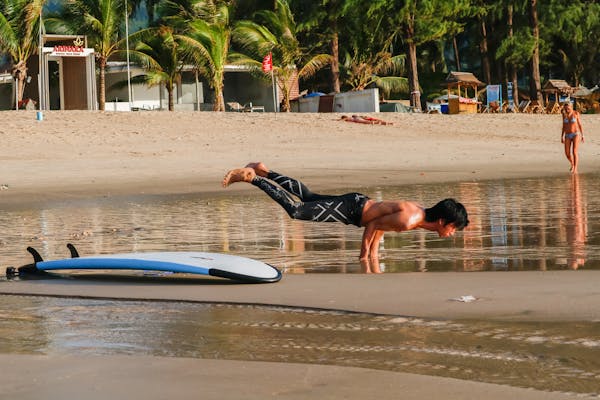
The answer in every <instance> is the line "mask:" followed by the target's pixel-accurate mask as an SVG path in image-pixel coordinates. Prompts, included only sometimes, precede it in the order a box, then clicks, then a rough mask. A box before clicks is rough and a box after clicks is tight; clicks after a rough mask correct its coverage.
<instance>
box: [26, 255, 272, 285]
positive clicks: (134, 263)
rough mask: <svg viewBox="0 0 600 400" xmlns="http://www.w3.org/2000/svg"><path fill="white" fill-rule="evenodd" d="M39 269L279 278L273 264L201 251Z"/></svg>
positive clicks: (81, 260) (75, 261)
mask: <svg viewBox="0 0 600 400" xmlns="http://www.w3.org/2000/svg"><path fill="white" fill-rule="evenodd" d="M35 267H36V268H37V269H38V270H40V271H59V270H142V271H166V272H174V273H185V274H198V275H211V276H216V277H221V278H228V279H234V280H238V281H243V282H253V283H261V282H264V283H268V282H277V281H279V280H280V279H281V272H280V271H279V270H278V269H277V268H275V267H273V266H272V265H269V264H266V263H263V262H261V261H258V260H254V259H251V258H246V257H240V256H235V255H230V254H220V253H203V252H152V253H150V252H149V253H123V254H106V255H98V256H89V257H76V258H66V259H61V260H51V261H42V260H38V261H36V263H35Z"/></svg>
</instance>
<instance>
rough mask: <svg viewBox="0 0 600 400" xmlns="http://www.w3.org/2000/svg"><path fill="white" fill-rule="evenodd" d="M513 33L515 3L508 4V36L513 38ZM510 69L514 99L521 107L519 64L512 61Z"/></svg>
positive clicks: (517, 105)
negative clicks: (518, 76)
mask: <svg viewBox="0 0 600 400" xmlns="http://www.w3.org/2000/svg"><path fill="white" fill-rule="evenodd" d="M513 35H514V33H513V5H512V4H509V5H508V37H509V38H511V39H512V37H513ZM509 70H510V81H511V82H512V85H513V101H514V105H515V109H517V108H518V107H519V86H518V79H517V66H516V65H515V64H514V63H511V64H510V66H509Z"/></svg>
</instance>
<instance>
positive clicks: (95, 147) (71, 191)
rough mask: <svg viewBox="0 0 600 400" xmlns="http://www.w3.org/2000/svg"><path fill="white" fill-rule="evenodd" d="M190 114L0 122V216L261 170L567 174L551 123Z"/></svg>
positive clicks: (75, 115) (584, 152)
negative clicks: (3, 210)
mask: <svg viewBox="0 0 600 400" xmlns="http://www.w3.org/2000/svg"><path fill="white" fill-rule="evenodd" d="M339 117H340V115H339V114H277V115H275V114H272V113H264V114H263V113H193V112H188V113H184V112H180V113H177V112H176V113H168V112H133V113H114V112H113V113H110V112H105V113H102V112H87V111H65V112H45V113H44V120H43V121H36V119H35V112H30V111H7V112H2V113H0V120H1V121H2V124H0V138H1V140H2V147H1V148H0V159H2V170H1V173H0V184H1V185H5V186H3V187H4V188H5V190H3V191H2V192H1V193H0V204H8V203H10V202H16V203H23V202H27V201H36V200H42V201H43V200H44V199H49V198H62V197H77V196H94V195H99V196H105V195H116V194H138V193H153V194H160V193H193V192H203V193H206V192H215V193H222V194H226V195H230V193H231V192H233V191H239V190H246V189H248V188H247V187H245V186H243V185H241V186H234V187H232V188H230V189H228V192H224V191H223V190H222V189H221V187H220V181H221V179H222V176H223V174H224V173H225V172H226V171H227V170H228V169H231V168H234V167H238V166H243V165H245V163H246V162H248V161H256V160H261V161H263V162H265V163H266V164H267V165H268V166H270V167H272V168H273V169H275V170H278V171H282V172H285V173H286V174H289V175H291V176H295V177H298V178H301V179H303V180H306V181H307V182H309V183H310V184H311V187H313V186H314V187H315V188H317V189H318V188H326V189H334V188H336V187H339V188H345V189H346V188H356V187H361V186H366V185H369V186H377V185H390V184H393V185H401V184H403V183H420V182H447V181H458V180H461V181H464V180H482V179H493V178H511V177H531V176H545V175H556V174H563V173H568V167H569V164H568V162H567V161H566V159H565V157H564V154H563V152H564V151H563V146H562V145H561V143H560V129H561V120H560V116H558V115H529V114H525V115H522V114H517V115H511V114H508V115H504V114H502V115H501V114H485V115H482V114H475V115H451V116H449V115H438V114H393V113H390V114H382V115H380V117H381V118H384V119H386V120H387V121H390V122H393V123H394V125H391V126H381V125H373V126H370V125H363V124H357V123H350V122H344V121H340V120H339ZM582 121H583V125H584V129H585V133H586V139H587V140H586V143H585V144H584V145H582V146H581V149H580V156H581V163H580V172H581V173H585V172H591V171H598V170H599V168H598V167H599V166H600V157H598V155H600V142H599V141H598V140H597V138H598V134H599V133H600V118H598V117H597V116H594V115H590V116H588V115H584V116H582Z"/></svg>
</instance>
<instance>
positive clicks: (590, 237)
mask: <svg viewBox="0 0 600 400" xmlns="http://www.w3.org/2000/svg"><path fill="white" fill-rule="evenodd" d="M599 183H600V175H582V176H579V177H578V176H570V175H565V176H561V177H555V178H544V179H520V180H499V181H486V182H462V183H456V184H438V185H410V186H404V187H401V188H395V187H386V188H385V189H379V188H362V189H359V190H360V191H362V192H363V193H365V194H368V195H369V196H370V197H372V198H375V199H413V200H417V201H419V202H421V203H422V204H424V205H427V206H429V205H431V204H434V203H435V202H437V201H438V200H440V199H442V198H445V197H455V198H457V199H459V200H460V201H461V202H463V203H464V204H465V205H466V207H467V209H468V210H469V217H470V220H471V225H470V226H469V227H468V228H467V230H465V231H464V232H461V233H458V234H457V236H456V237H454V238H451V239H440V238H438V237H437V235H435V234H434V233H431V232H425V231H413V232H405V233H401V234H390V233H388V234H386V235H385V240H384V241H383V242H382V243H381V248H382V249H381V252H380V253H381V260H380V263H379V265H369V266H367V265H361V264H360V262H359V261H358V253H359V250H360V240H361V234H362V229H359V228H356V227H352V226H344V225H341V224H334V223H332V224H327V223H321V224H317V223H310V222H301V221H294V220H290V219H289V218H288V217H287V215H286V214H285V213H284V212H283V211H282V210H281V209H280V208H279V207H278V206H277V205H276V204H274V203H273V202H272V201H271V200H270V199H269V198H268V197H267V196H265V195H264V194H262V193H260V192H259V191H258V190H255V191H249V192H247V193H249V194H245V195H237V196H233V195H232V196H223V197H214V198H207V197H205V196H203V195H201V194H198V195H188V196H165V197H142V198H105V199H96V200H87V201H66V202H64V203H61V204H48V205H46V206H44V207H41V208H35V209H31V208H30V209H18V208H14V207H13V208H11V209H8V210H4V211H3V212H2V213H0V224H1V226H2V227H3V232H2V235H1V236H0V254H1V255H2V258H1V259H0V268H2V269H3V268H5V267H6V266H11V265H12V266H19V265H23V264H27V263H29V262H30V259H29V256H28V255H27V254H26V252H25V248H26V247H27V246H34V247H36V248H38V250H40V252H41V253H42V255H43V256H44V257H45V258H47V259H55V258H62V257H65V256H67V255H68V252H67V250H66V248H65V244H66V243H67V242H72V243H74V244H75V245H76V246H77V247H78V248H79V249H80V253H81V254H82V255H91V254H99V253H115V252H130V251H210V252H230V253H233V254H238V255H243V256H247V257H252V258H256V259H259V260H262V261H265V262H268V263H270V264H273V265H276V266H279V267H281V268H283V269H284V271H285V272H288V273H304V272H359V271H364V270H365V269H366V268H370V269H375V270H377V268H379V269H380V270H382V271H385V272H402V271H480V270H524V269H529V270H531V269H533V270H544V269H560V268H573V269H575V268H586V269H590V268H591V269H598V268H600V262H599V260H600V247H599V245H600V236H599V235H598V233H597V232H598V231H600V229H599V228H600V218H598V217H599V213H600V185H599ZM356 189H357V188H352V190H356ZM339 192H340V191H338V193H339ZM0 271H2V270H0Z"/></svg>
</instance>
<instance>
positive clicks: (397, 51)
mask: <svg viewBox="0 0 600 400" xmlns="http://www.w3.org/2000/svg"><path fill="white" fill-rule="evenodd" d="M43 3H44V1H43V0H1V1H0V51H1V52H3V53H5V54H8V55H9V56H10V57H11V58H12V60H13V63H14V64H15V65H18V63H19V62H21V63H22V61H23V60H26V59H27V57H29V56H31V55H33V54H35V51H36V48H35V45H36V38H35V35H34V34H33V33H32V32H35V30H36V29H37V27H38V26H39V25H38V23H39V21H38V19H37V18H36V14H35V13H36V12H37V11H39V8H40V7H41V5H42V4H43ZM51 3H52V7H53V8H57V7H58V6H57V5H59V4H63V7H62V8H60V7H59V8H60V12H59V14H60V15H58V16H55V17H53V18H49V17H45V18H44V19H45V20H47V21H48V23H46V28H47V31H48V32H49V33H51V32H63V33H67V32H70V33H78V34H86V35H88V39H89V40H90V41H91V43H93V45H94V47H96V50H97V51H98V57H99V60H100V61H101V62H100V63H99V65H100V67H102V63H103V61H102V60H104V61H107V60H109V59H118V58H119V57H120V53H119V51H120V50H123V49H124V46H123V37H124V33H123V29H124V24H123V22H122V17H123V13H124V8H123V7H124V4H125V0H70V1H67V0H63V1H60V0H52V1H51ZM128 4H129V7H130V10H131V13H134V12H137V13H138V14H139V13H144V15H146V16H147V17H148V18H147V20H148V22H147V24H148V29H151V30H152V29H154V30H155V32H161V35H162V34H163V33H164V32H167V31H168V32H172V35H173V40H174V42H173V43H174V45H173V51H175V52H176V53H177V54H176V57H175V59H176V60H177V62H178V63H179V64H180V65H182V64H184V63H188V64H192V65H194V66H195V67H196V68H197V71H198V72H199V73H200V74H201V75H203V76H204V77H205V78H206V79H207V81H208V82H209V84H210V86H211V88H212V89H213V91H214V92H215V95H216V96H215V98H216V103H217V106H216V107H215V109H223V104H222V99H220V91H221V90H222V82H223V68H224V65H225V64H226V63H244V64H246V65H248V66H250V67H252V68H254V69H258V68H259V66H260V61H261V60H262V57H264V55H265V54H267V53H269V52H272V53H273V60H274V66H275V73H276V76H277V82H278V85H279V86H280V88H281V89H282V90H283V91H284V92H285V93H287V95H288V98H286V99H284V104H283V106H284V108H287V107H288V104H287V102H288V101H289V88H288V87H287V86H286V85H288V84H289V81H290V79H291V77H292V74H293V73H295V72H293V71H297V73H298V77H299V79H300V85H301V89H304V88H307V89H310V90H319V91H323V92H333V91H340V90H355V89H362V88H365V87H372V86H378V87H380V89H381V93H382V95H383V96H385V97H387V98H390V97H391V98H399V97H401V98H407V97H411V100H412V102H413V105H414V106H416V107H420V102H421V101H425V100H426V99H427V98H428V97H430V96H434V95H436V94H439V92H440V91H441V83H442V81H443V79H444V76H445V75H446V74H447V73H448V72H449V71H452V70H463V71H469V72H473V73H475V75H476V76H477V77H479V78H480V79H481V80H483V81H485V82H486V83H506V82H509V81H512V82H513V83H514V84H516V85H517V84H518V86H520V88H521V92H522V93H524V94H527V93H529V94H530V95H531V96H532V97H537V96H538V91H539V85H540V83H541V84H542V85H543V83H544V81H545V80H547V79H550V78H554V79H565V80H567V81H568V82H569V83H571V84H572V85H580V84H581V85H586V86H593V85H595V84H598V83H599V82H600V68H598V65H600V52H599V50H598V48H599V46H598V43H599V38H600V3H599V2H598V1H596V0H544V1H541V0H538V1H536V0H369V1H367V0H243V1H242V0H129V2H128ZM36 10H37V11H36ZM535 17H537V19H536V18H535ZM136 18H140V16H139V15H137V17H136ZM158 36H160V35H158ZM139 37H140V36H139V35H137V34H132V36H131V38H132V39H135V40H132V41H131V49H132V50H135V49H139V48H140V47H139V46H142V45H141V44H140V43H139V41H138V42H136V40H138V39H139ZM146 44H148V43H146ZM164 44H165V46H170V42H168V41H165V42H164ZM136 46H137V47H136ZM156 46H161V42H160V40H155V41H153V43H152V47H156ZM142 47H143V46H142ZM155 50H158V49H155ZM156 54H158V53H156ZM155 61H156V60H155ZM150 64H152V65H158V64H159V63H157V62H155V63H150ZM150 64H148V65H150ZM155 72H156V69H155ZM21 73H22V72H21ZM411 94H412V96H411Z"/></svg>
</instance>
